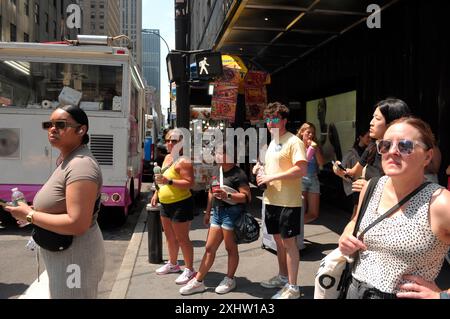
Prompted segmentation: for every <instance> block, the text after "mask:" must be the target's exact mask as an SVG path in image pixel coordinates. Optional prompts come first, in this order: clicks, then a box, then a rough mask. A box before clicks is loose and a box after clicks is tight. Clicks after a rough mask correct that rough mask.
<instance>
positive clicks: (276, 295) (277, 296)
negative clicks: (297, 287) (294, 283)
mask: <svg viewBox="0 0 450 319" xmlns="http://www.w3.org/2000/svg"><path fill="white" fill-rule="evenodd" d="M286 289H289V283H286V284H285V285H284V286H283V288H281V289H280V290H278V291H277V293H276V294H275V295H273V296H272V297H270V299H280V296H281V295H282V294H283V293H284V291H285V290H286Z"/></svg>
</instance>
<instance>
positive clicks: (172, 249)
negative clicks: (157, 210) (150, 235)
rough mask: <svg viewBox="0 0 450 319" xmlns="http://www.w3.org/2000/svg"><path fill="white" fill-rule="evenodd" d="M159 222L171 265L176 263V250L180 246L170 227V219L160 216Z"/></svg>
mask: <svg viewBox="0 0 450 319" xmlns="http://www.w3.org/2000/svg"><path fill="white" fill-rule="evenodd" d="M161 224H162V226H163V229H164V235H165V236H166V241H167V248H168V250H169V262H170V263H171V264H172V265H176V264H177V263H178V250H179V248H180V246H179V244H178V240H177V237H176V236H175V232H174V229H173V228H172V225H173V224H172V221H171V220H170V219H169V218H167V217H163V216H161Z"/></svg>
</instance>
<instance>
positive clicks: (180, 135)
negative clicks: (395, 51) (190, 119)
mask: <svg viewBox="0 0 450 319" xmlns="http://www.w3.org/2000/svg"><path fill="white" fill-rule="evenodd" d="M172 134H174V135H176V136H177V138H178V141H181V140H182V139H183V132H182V131H181V130H180V129H178V128H173V129H170V130H169V131H168V132H167V133H166V136H165V137H164V138H165V139H169V138H170V137H171V135H172Z"/></svg>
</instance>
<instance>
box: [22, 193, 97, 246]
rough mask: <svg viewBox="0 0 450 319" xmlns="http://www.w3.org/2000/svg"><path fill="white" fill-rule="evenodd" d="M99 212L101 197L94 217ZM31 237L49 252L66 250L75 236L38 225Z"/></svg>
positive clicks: (95, 207)
mask: <svg viewBox="0 0 450 319" xmlns="http://www.w3.org/2000/svg"><path fill="white" fill-rule="evenodd" d="M99 210H100V197H99V198H98V199H97V200H96V201H95V205H94V212H93V215H94V214H95V213H97V212H98V211H99ZM31 236H32V237H33V240H34V241H35V242H36V244H38V245H39V246H40V247H41V248H44V249H46V250H49V251H63V250H66V249H67V248H69V247H70V245H72V241H73V235H61V234H58V233H55V232H52V231H50V230H47V229H44V228H42V227H39V226H36V225H33V231H32V233H31Z"/></svg>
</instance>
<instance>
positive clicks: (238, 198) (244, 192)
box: [214, 185, 251, 204]
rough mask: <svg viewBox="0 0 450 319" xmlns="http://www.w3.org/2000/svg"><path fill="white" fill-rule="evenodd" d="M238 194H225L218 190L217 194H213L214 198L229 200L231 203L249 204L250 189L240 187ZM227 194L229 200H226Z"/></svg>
mask: <svg viewBox="0 0 450 319" xmlns="http://www.w3.org/2000/svg"><path fill="white" fill-rule="evenodd" d="M238 190H239V192H238V193H227V192H226V191H224V190H222V189H220V190H218V191H217V192H215V193H214V196H215V197H216V198H217V199H221V200H224V199H231V200H232V201H233V202H235V203H237V204H246V203H247V201H248V202H250V200H251V195H250V187H249V186H248V185H247V186H240V187H239V189H238ZM228 194H230V196H231V198H228Z"/></svg>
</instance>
